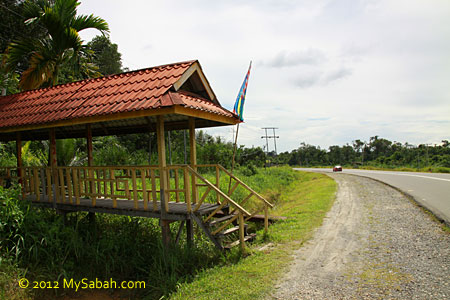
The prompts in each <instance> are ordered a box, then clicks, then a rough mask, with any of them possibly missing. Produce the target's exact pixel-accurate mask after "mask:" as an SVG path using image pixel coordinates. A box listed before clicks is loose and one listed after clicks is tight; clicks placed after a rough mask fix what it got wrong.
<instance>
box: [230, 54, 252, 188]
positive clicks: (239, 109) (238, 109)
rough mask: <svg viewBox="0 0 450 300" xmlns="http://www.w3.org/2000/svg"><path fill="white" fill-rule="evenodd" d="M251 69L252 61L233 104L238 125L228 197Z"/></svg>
mask: <svg viewBox="0 0 450 300" xmlns="http://www.w3.org/2000/svg"><path fill="white" fill-rule="evenodd" d="M251 68H252V61H250V66H249V67H248V71H247V75H246V76H245V79H244V83H243V84H242V86H241V89H240V91H239V94H238V97H237V99H236V103H235V105H234V109H233V112H234V113H237V115H238V116H239V123H238V124H237V128H236V137H235V139H234V148H233V159H232V161H231V173H230V174H231V175H230V182H229V184H228V195H230V192H231V179H232V177H231V176H233V171H234V165H235V162H236V151H237V140H238V135H239V125H240V124H241V122H243V121H244V118H243V108H244V102H245V94H246V93H247V84H248V77H249V76H250V69H251Z"/></svg>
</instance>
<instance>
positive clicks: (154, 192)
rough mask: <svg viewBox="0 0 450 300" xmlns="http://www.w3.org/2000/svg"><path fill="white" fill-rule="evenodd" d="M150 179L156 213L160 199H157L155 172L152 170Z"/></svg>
mask: <svg viewBox="0 0 450 300" xmlns="http://www.w3.org/2000/svg"><path fill="white" fill-rule="evenodd" d="M150 177H151V183H152V200H153V210H154V211H156V209H157V201H158V199H156V179H155V170H150Z"/></svg>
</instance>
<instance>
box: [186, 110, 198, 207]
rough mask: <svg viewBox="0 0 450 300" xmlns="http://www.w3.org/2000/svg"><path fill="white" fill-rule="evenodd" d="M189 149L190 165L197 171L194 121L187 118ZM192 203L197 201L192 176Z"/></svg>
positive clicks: (195, 184) (194, 179)
mask: <svg viewBox="0 0 450 300" xmlns="http://www.w3.org/2000/svg"><path fill="white" fill-rule="evenodd" d="M188 125H189V147H190V165H191V168H192V169H194V170H195V171H197V143H196V141H195V119H194V118H189V124H188ZM191 180H192V203H194V204H195V203H197V201H198V189H197V178H196V177H195V176H192V179H191Z"/></svg>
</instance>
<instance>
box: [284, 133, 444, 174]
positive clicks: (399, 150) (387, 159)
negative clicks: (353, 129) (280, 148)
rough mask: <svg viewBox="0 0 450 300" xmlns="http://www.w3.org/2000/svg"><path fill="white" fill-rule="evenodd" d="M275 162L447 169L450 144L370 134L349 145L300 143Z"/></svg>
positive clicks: (301, 164)
mask: <svg viewBox="0 0 450 300" xmlns="http://www.w3.org/2000/svg"><path fill="white" fill-rule="evenodd" d="M277 161H278V162H280V163H287V164H289V165H300V166H308V167H309V166H332V165H347V166H355V167H357V166H362V165H369V166H378V167H388V168H392V167H410V168H419V169H420V168H426V167H431V166H434V167H445V168H450V146H449V142H448V140H443V141H442V143H441V144H439V145H438V144H420V145H418V146H414V145H411V144H409V143H408V142H406V143H404V144H402V143H399V142H392V141H389V140H387V139H384V138H380V137H379V136H373V137H371V138H370V139H369V141H368V142H366V141H361V140H359V139H357V140H354V141H353V142H352V144H351V145H349V144H346V145H343V146H338V145H333V146H330V147H329V148H328V149H321V148H320V147H318V146H313V145H309V144H306V143H301V144H300V147H298V148H297V149H295V150H293V151H291V152H284V153H281V154H280V155H278V157H277Z"/></svg>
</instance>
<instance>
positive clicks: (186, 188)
mask: <svg viewBox="0 0 450 300" xmlns="http://www.w3.org/2000/svg"><path fill="white" fill-rule="evenodd" d="M183 180H184V201H185V202H186V205H187V211H188V212H191V211H192V207H191V194H190V191H189V172H188V170H187V168H183Z"/></svg>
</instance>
